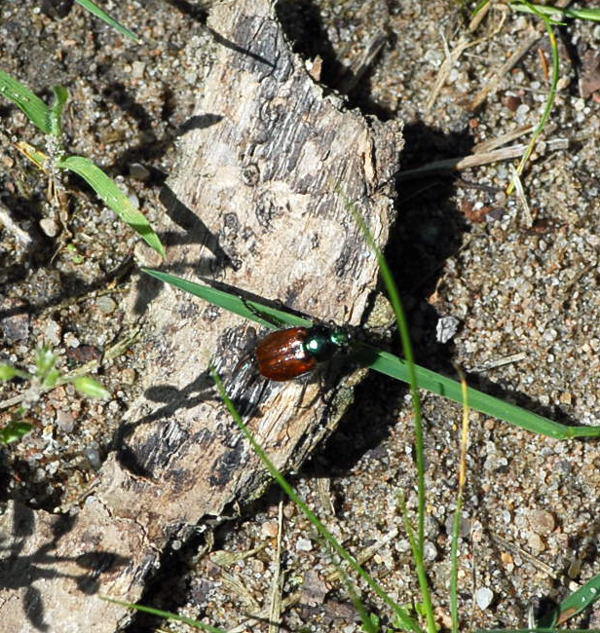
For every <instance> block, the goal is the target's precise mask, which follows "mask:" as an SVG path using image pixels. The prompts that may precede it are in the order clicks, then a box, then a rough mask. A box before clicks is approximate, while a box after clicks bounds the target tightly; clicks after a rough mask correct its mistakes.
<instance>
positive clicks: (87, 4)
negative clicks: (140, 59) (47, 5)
mask: <svg viewBox="0 0 600 633" xmlns="http://www.w3.org/2000/svg"><path fill="white" fill-rule="evenodd" d="M75 2H77V4H80V5H81V6H82V7H83V8H84V9H87V10H88V11H89V12H90V13H92V14H93V15H95V16H96V17H98V18H100V19H101V20H103V21H104V22H106V24H108V25H109V26H112V27H113V28H114V29H116V30H117V31H119V33H121V35H125V37H129V38H131V39H132V40H133V41H134V42H139V41H140V38H139V37H138V36H137V35H136V34H135V33H134V32H133V31H130V30H129V29H128V28H127V27H125V26H123V25H121V24H120V23H119V22H117V21H116V20H115V19H114V18H111V17H110V15H109V14H108V13H106V11H104V10H103V9H101V8H100V7H99V6H98V5H97V4H95V3H94V2H92V1H91V0H75Z"/></svg>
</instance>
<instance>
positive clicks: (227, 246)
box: [0, 0, 402, 633]
mask: <svg viewBox="0 0 600 633" xmlns="http://www.w3.org/2000/svg"><path fill="white" fill-rule="evenodd" d="M209 28H210V30H211V38H212V43H211V45H210V47H209V49H210V50H209V53H208V54H203V56H202V58H201V59H198V67H199V68H203V69H204V70H203V77H202V78H201V79H199V81H198V91H199V94H200V96H199V99H198V103H197V107H196V110H195V113H194V117H192V119H191V121H190V126H189V129H190V131H188V132H187V133H186V134H185V136H184V138H183V142H182V145H181V156H182V159H181V163H180V165H179V167H178V176H177V178H176V179H175V180H174V181H173V182H172V186H171V190H170V191H169V190H168V191H167V193H166V195H165V203H166V206H167V213H168V214H169V216H170V220H168V221H166V222H165V224H164V226H163V227H162V229H163V235H166V236H167V239H166V241H167V245H168V260H167V262H166V263H165V264H164V265H163V266H162V268H163V269H164V270H166V271H169V272H173V273H175V274H179V275H183V276H186V277H188V278H190V279H198V277H199V276H209V277H211V278H212V279H215V280H218V281H220V282H224V283H227V284H230V285H233V286H236V287H240V288H243V289H246V290H248V291H251V292H252V293H253V294H255V295H257V296H260V297H265V298H267V299H273V300H276V299H279V300H281V301H282V302H283V304H285V305H286V306H288V307H292V308H295V309H298V310H301V311H303V312H305V313H308V314H311V315H314V316H315V317H318V318H321V319H324V320H329V319H334V320H336V321H338V322H350V323H353V324H357V323H358V322H359V321H360V318H361V315H362V313H363V311H364V309H365V306H366V304H367V300H368V297H369V293H370V292H371V291H372V290H373V289H374V287H375V283H376V279H377V272H378V271H377V263H376V259H375V256H374V254H373V253H372V252H371V251H370V250H369V248H368V247H367V246H366V245H365V243H364V239H363V237H362V235H361V233H360V230H359V229H358V227H357V226H356V223H355V222H354V220H353V218H352V215H351V213H350V211H349V210H348V208H347V205H348V202H349V201H352V202H357V204H358V207H359V208H360V210H361V211H362V213H363V214H364V215H365V217H366V220H367V222H368V224H369V227H370V229H371V231H372V232H373V234H374V236H375V239H376V241H377V242H378V243H379V244H380V245H383V244H385V241H386V239H387V235H388V228H389V225H390V222H391V220H392V200H391V186H390V185H389V184H387V185H386V184H385V183H386V182H387V181H389V180H390V179H391V176H392V174H393V173H394V172H395V171H396V169H397V159H398V154H399V151H400V149H401V145H402V142H401V135H400V131H399V126H398V125H395V124H385V125H384V124H382V123H380V122H378V121H376V120H371V119H366V118H364V117H363V116H362V115H361V113H360V112H358V111H344V110H343V107H342V102H341V101H340V99H338V98H337V97H335V96H333V95H331V94H330V95H327V93H326V91H324V90H323V89H322V88H321V87H320V86H319V85H317V84H316V83H314V81H313V80H312V79H311V78H310V76H309V75H308V73H307V72H306V70H305V68H304V64H303V62H302V60H301V59H299V58H298V57H297V56H295V55H294V54H292V53H291V49H290V47H289V45H288V44H287V43H286V41H285V39H284V37H283V35H282V31H281V26H280V24H279V22H278V20H277V18H276V16H275V14H274V12H273V8H272V5H271V3H270V2H267V1H265V0H263V1H255V0H252V1H250V0H242V1H238V2H226V3H223V4H219V5H217V6H215V8H214V9H213V12H212V13H211V17H210V19H209ZM381 185H383V186H381ZM152 291H156V286H154V285H153V282H152V280H150V279H149V278H147V277H142V278H141V279H140V284H139V288H138V289H137V290H136V293H139V294H136V295H135V297H134V299H135V302H136V305H138V307H139V306H140V305H142V304H143V301H144V298H145V299H147V298H148V296H149V294H150V293H151V292H152ZM157 294H158V296H157V297H156V298H154V300H152V301H151V302H150V303H149V304H148V312H147V319H148V332H147V335H146V336H145V342H144V344H143V345H141V346H140V347H142V348H143V349H142V350H138V353H144V354H145V357H146V361H147V368H148V370H147V374H146V376H145V385H146V387H147V390H146V392H145V395H144V397H143V398H141V399H140V400H139V401H138V402H136V403H134V405H133V406H132V408H131V410H130V411H129V412H128V414H127V416H126V420H125V421H124V423H123V427H122V432H121V434H120V436H119V438H118V445H117V450H116V451H115V452H114V453H111V454H110V455H109V457H108V459H107V460H106V462H105V464H104V465H103V467H102V469H101V471H100V472H99V476H98V479H97V482H96V483H95V486H94V487H93V489H92V490H91V491H90V494H89V495H88V497H87V498H86V499H85V501H84V502H83V504H82V507H81V509H80V510H79V512H78V513H77V514H76V515H73V516H72V517H69V518H64V517H52V516H51V515H48V514H47V513H44V512H31V511H27V510H26V509H24V508H23V507H21V506H19V505H15V504H11V505H10V506H9V510H8V511H7V513H5V515H4V516H3V517H2V519H1V521H2V523H1V525H0V527H1V529H2V532H3V535H4V539H5V545H6V547H7V549H6V550H5V552H8V553H10V552H12V556H9V557H7V558H5V560H4V562H3V571H2V578H1V579H0V580H1V581H2V584H3V586H4V587H5V588H4V589H3V590H2V591H1V592H0V621H2V622H3V625H4V629H5V630H10V631H12V632H15V633H17V632H25V631H33V630H45V631H48V632H49V633H51V632H54V631H57V632H58V631H60V632H64V631H70V630H73V631H81V630H86V631H91V632H94V633H105V632H107V633H113V631H115V630H117V629H118V628H119V626H120V625H122V624H123V623H124V622H126V621H127V620H128V617H129V616H128V615H127V612H126V611H125V610H124V609H123V608H122V607H120V606H118V605H115V604H112V603H108V602H104V601H101V600H99V599H98V598H97V597H96V594H97V593H100V594H102V595H106V596H110V597H113V598H115V599H119V600H124V601H130V602H135V601H136V600H138V599H139V598H140V595H141V592H142V590H143V588H144V583H145V581H146V580H147V578H148V576H149V573H150V572H151V571H152V570H153V569H154V566H155V565H156V563H157V562H158V560H159V556H160V553H161V551H162V550H163V549H164V548H165V546H166V544H167V543H168V542H169V540H170V539H173V538H175V537H178V538H181V535H182V534H184V533H185V529H184V528H185V526H188V525H196V524H203V525H207V524H208V523H210V522H211V521H214V520H215V519H218V518H219V517H220V516H222V515H223V514H225V513H227V514H230V508H231V507H232V506H233V507H235V506H236V505H238V504H241V503H244V502H246V501H248V500H250V499H252V498H254V497H255V496H256V495H258V494H259V493H260V491H261V490H262V489H263V486H264V485H265V483H266V482H267V477H266V475H265V472H264V469H263V468H262V466H261V464H260V462H259V460H258V459H257V458H256V456H255V455H254V454H253V452H252V451H251V449H250V448H249V447H248V445H247V443H246V442H245V441H244V439H243V438H242V436H241V433H240V432H239V430H238V429H237V427H236V426H235V425H234V423H233V422H232V421H231V419H230V416H229V415H228V414H227V412H226V411H225V409H224V407H223V406H222V405H221V403H220V402H219V400H218V397H217V396H216V394H215V392H214V390H213V388H212V381H211V380H210V377H209V374H208V364H209V361H210V359H212V358H215V359H217V365H218V368H219V371H220V373H221V374H222V375H224V376H225V377H226V379H227V385H228V388H229V389H230V391H231V393H232V395H233V397H234V398H235V399H236V402H238V403H239V404H241V405H243V404H244V400H245V398H250V399H251V400H252V399H255V398H256V397H257V393H258V391H259V390H260V385H259V384H258V383H256V382H252V380H250V379H249V378H248V375H249V372H248V371H246V370H245V368H243V369H241V370H239V371H234V368H235V367H236V365H237V364H238V361H239V359H240V357H242V355H243V349H244V345H246V344H248V343H249V341H250V340H251V338H252V337H251V330H250V328H249V326H248V325H247V324H246V323H244V322H243V321H242V320H241V319H239V318H238V317H235V316H234V315H231V314H229V313H225V312H223V311H222V310H219V309H216V308H215V307H213V306H209V305H207V304H206V303H204V302H202V301H201V300H199V299H196V298H194V297H192V296H191V295H188V294H185V293H183V292H181V291H179V290H175V289H173V288H171V287H164V288H161V289H160V293H157ZM301 389H302V385H301V384H299V383H296V382H292V383H281V384H274V383H273V384H270V385H269V386H268V389H267V390H266V392H265V394H264V396H265V397H264V398H263V400H262V401H261V402H260V403H258V404H256V403H255V410H254V415H253V416H252V417H251V418H250V420H249V425H250V427H251V429H252V430H253V432H254V433H255V435H256V436H257V438H258V440H259V442H260V443H261V445H262V446H263V447H264V448H265V449H266V450H267V452H268V454H269V455H270V457H271V459H272V460H273V461H274V462H275V464H276V465H277V466H278V467H279V468H281V469H283V470H284V471H289V470H290V469H294V468H297V467H298V466H299V465H300V464H301V463H302V462H303V460H304V459H305V458H306V456H307V455H308V454H309V453H310V451H311V450H312V449H313V448H314V446H315V445H316V444H317V443H318V442H319V441H320V440H321V439H322V438H323V436H324V435H326V434H327V433H329V432H330V431H331V430H332V429H333V428H334V427H335V425H336V424H337V421H338V419H339V417H340V416H341V414H342V413H343V411H344V409H345V406H346V403H347V402H348V401H349V395H348V393H350V394H351V389H352V378H351V377H350V378H349V379H347V380H345V381H342V385H341V386H339V385H338V386H337V387H336V388H335V389H334V390H333V392H332V393H328V394H327V397H325V398H322V397H320V396H319V393H318V391H319V389H320V387H319V384H318V383H313V384H309V386H308V389H307V393H306V394H305V395H304V398H303V403H304V404H305V405H306V403H310V404H311V406H310V407H308V406H304V407H301V408H298V407H297V403H298V399H299V395H300V392H301ZM24 517H25V518H24ZM55 524H59V525H60V526H62V527H60V529H59V528H57V527H56V525H55ZM3 555H4V554H3Z"/></svg>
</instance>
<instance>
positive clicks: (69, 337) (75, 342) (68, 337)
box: [64, 332, 80, 347]
mask: <svg viewBox="0 0 600 633" xmlns="http://www.w3.org/2000/svg"><path fill="white" fill-rule="evenodd" d="M64 341H65V345H67V346H68V347H79V345H80V341H79V339H78V338H77V337H76V336H75V334H73V332H67V333H66V334H65V336H64Z"/></svg>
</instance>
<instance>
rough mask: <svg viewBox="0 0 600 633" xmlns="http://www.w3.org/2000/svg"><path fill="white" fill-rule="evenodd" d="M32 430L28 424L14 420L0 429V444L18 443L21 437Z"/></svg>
mask: <svg viewBox="0 0 600 633" xmlns="http://www.w3.org/2000/svg"><path fill="white" fill-rule="evenodd" d="M32 428H33V425H32V424H29V422H24V421H23V420H19V419H15V420H11V421H10V422H9V423H8V424H7V425H6V426H3V427H2V428H0V444H5V445H6V444H12V443H13V442H18V441H19V440H20V439H21V438H22V437H24V436H25V435H27V433H29V431H31V429H32Z"/></svg>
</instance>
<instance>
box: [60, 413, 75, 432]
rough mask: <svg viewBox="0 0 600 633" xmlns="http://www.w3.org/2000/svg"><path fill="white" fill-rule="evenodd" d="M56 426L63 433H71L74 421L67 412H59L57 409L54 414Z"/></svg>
mask: <svg viewBox="0 0 600 633" xmlns="http://www.w3.org/2000/svg"><path fill="white" fill-rule="evenodd" d="M56 426H58V428H59V429H60V430H61V431H64V432H65V433H71V431H72V430H73V427H74V426H75V420H74V418H73V416H72V415H71V413H69V411H61V410H60V409H59V410H58V411H57V412H56Z"/></svg>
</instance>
